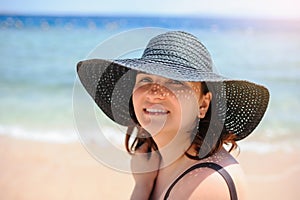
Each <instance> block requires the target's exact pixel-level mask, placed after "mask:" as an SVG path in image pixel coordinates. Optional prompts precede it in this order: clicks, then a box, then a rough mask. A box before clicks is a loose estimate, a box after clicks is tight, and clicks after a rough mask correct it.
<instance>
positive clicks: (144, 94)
mask: <svg viewBox="0 0 300 200" xmlns="http://www.w3.org/2000/svg"><path fill="white" fill-rule="evenodd" d="M200 91H201V83H200V82H181V81H175V80H172V79H167V78H164V77H160V76H156V75H150V74H146V73H138V74H137V77H136V83H135V87H134V90H133V97H132V100H133V106H134V111H135V115H136V117H137V119H138V121H139V123H140V125H141V126H142V127H143V128H144V129H145V130H147V131H148V132H149V133H150V134H151V135H152V137H153V139H154V140H155V141H156V142H158V143H163V144H166V143H168V141H171V140H172V139H173V138H174V137H175V136H176V135H177V133H182V132H183V133H187V132H192V131H193V130H194V128H195V126H196V124H197V122H198V120H197V118H198V117H199V115H200V110H199V109H200V105H201V100H202V96H203V95H202V94H201V92H200ZM185 135H188V134H185Z"/></svg>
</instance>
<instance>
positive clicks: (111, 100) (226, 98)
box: [77, 59, 269, 140]
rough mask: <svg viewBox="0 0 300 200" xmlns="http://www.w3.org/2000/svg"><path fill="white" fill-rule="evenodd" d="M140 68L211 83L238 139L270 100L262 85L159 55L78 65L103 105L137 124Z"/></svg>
mask: <svg viewBox="0 0 300 200" xmlns="http://www.w3.org/2000/svg"><path fill="white" fill-rule="evenodd" d="M178 69H180V70H178ZM137 71H142V72H145V73H149V74H154V75H159V76H163V77H166V78H170V79H174V80H179V81H191V82H193V81H196V82H202V81H204V82H206V83H208V85H209V86H210V87H212V88H213V90H214V100H215V101H216V102H217V106H218V108H216V109H217V110H219V115H220V116H219V117H220V118H222V119H223V123H224V125H225V127H226V129H227V130H228V131H232V132H233V133H234V134H235V135H236V136H237V137H236V140H241V139H243V138H245V137H247V136H248V135H249V134H250V133H251V132H253V130H254V129H255V128H256V127H257V125H258V124H259V122H260V121H261V119H262V117H263V116H264V113H265V111H266V109H267V105H268V102H269V92H268V90H267V89H266V88H265V87H264V86H262V85H258V84H255V83H252V82H249V81H244V80H232V79H227V78H225V77H223V76H220V75H218V74H216V73H205V72H203V71H199V70H196V69H194V68H190V67H187V66H177V65H176V64H175V65H174V63H172V64H171V63H168V62H162V61H157V60H155V59H152V60H150V59H123V60H114V61H112V60H104V59H91V60H85V61H81V62H79V63H78V65H77V73H78V75H79V79H80V81H81V82H82V84H83V86H84V87H85V89H86V90H87V92H88V93H89V94H90V95H91V97H92V98H93V99H94V101H95V102H96V104H97V105H98V106H99V108H100V109H101V110H102V111H103V112H104V113H105V114H106V115H107V116H108V117H109V118H110V119H111V120H113V121H115V122H116V123H118V124H120V125H123V126H130V125H133V121H132V119H131V116H130V108H129V101H130V98H131V95H132V90H133V87H134V84H135V75H136V72H137Z"/></svg>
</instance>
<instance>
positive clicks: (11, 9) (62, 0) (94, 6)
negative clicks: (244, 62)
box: [0, 0, 300, 19]
mask: <svg viewBox="0 0 300 200" xmlns="http://www.w3.org/2000/svg"><path fill="white" fill-rule="evenodd" d="M299 10H300V1H299V0H0V13H2V14H48V15H49V14H50V15H74V14H75V15H76V14H80V15H168V16H182V15H185V16H225V17H250V18H279V19H285V18H288V19H300V12H299Z"/></svg>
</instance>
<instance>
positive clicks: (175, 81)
mask: <svg viewBox="0 0 300 200" xmlns="http://www.w3.org/2000/svg"><path fill="white" fill-rule="evenodd" d="M168 83H169V84H172V85H178V86H179V85H184V83H183V82H182V81H177V80H169V81H168Z"/></svg>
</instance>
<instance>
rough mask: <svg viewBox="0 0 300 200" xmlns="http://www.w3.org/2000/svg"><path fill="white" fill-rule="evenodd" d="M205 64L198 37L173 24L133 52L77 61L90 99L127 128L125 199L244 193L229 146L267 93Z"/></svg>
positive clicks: (251, 123)
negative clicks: (134, 55) (130, 184)
mask: <svg viewBox="0 0 300 200" xmlns="http://www.w3.org/2000/svg"><path fill="white" fill-rule="evenodd" d="M212 66H213V64H212V60H211V57H210V54H209V52H208V51H207V49H206V48H205V47H204V46H203V44H202V43H201V42H200V41H199V40H198V39H197V38H196V37H195V36H193V35H191V34H189V33H185V32H181V31H172V32H167V33H164V34H161V35H158V36H156V37H154V38H152V39H151V40H150V42H149V43H148V45H147V47H146V49H145V51H144V54H143V56H142V57H141V58H138V59H123V60H115V61H109V60H102V59H93V60H86V61H82V62H80V63H78V66H77V71H78V74H79V78H80V80H81V82H82V84H83V85H84V86H85V88H86V89H87V91H88V93H89V94H90V95H91V96H92V97H93V99H94V100H95V102H96V103H97V105H98V106H99V107H100V108H101V110H102V111H103V112H104V113H105V114H106V115H107V116H108V117H109V118H110V119H112V120H113V121H115V122H117V123H118V124H121V125H124V126H127V127H128V130H127V134H126V140H125V141H126V149H127V151H128V152H129V153H130V154H132V160H131V168H132V173H133V176H134V179H135V183H136V184H135V187H134V189H133V192H132V196H131V199H139V200H140V199H218V200H220V199H238V198H239V199H244V197H245V187H244V181H243V178H242V177H243V174H242V171H241V169H240V166H239V164H238V162H237V161H236V160H235V159H234V158H233V157H232V156H231V155H230V151H231V150H233V149H235V148H236V147H237V144H236V141H238V140H241V139H243V138H245V137H246V136H248V135H249V134H250V133H251V132H252V131H253V130H254V129H255V127H256V126H257V125H258V123H259V122H260V121H261V119H262V117H263V115H264V113H265V110H266V108H267V105H268V101H269V93H268V90H267V89H266V88H265V87H263V86H260V85H257V84H254V83H251V82H248V81H241V80H230V79H226V78H224V77H222V76H220V75H218V74H216V73H214V72H213V70H212ZM224 145H228V147H229V148H227V150H226V149H225V148H224Z"/></svg>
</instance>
